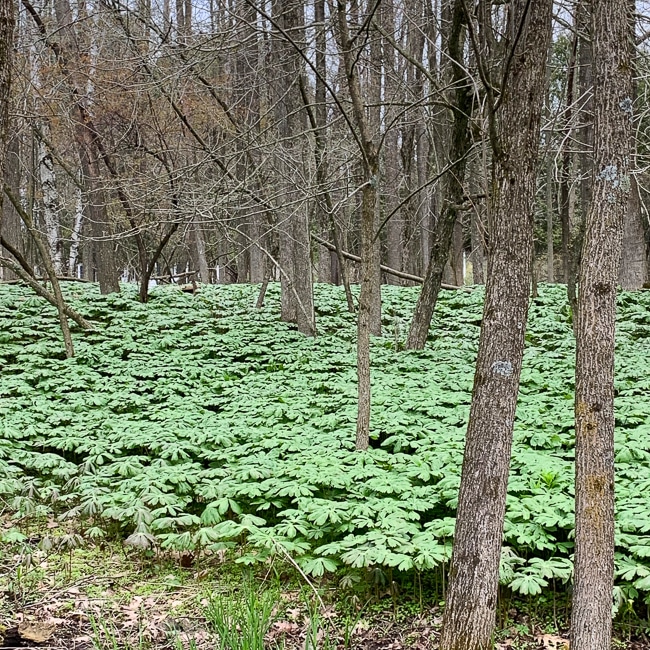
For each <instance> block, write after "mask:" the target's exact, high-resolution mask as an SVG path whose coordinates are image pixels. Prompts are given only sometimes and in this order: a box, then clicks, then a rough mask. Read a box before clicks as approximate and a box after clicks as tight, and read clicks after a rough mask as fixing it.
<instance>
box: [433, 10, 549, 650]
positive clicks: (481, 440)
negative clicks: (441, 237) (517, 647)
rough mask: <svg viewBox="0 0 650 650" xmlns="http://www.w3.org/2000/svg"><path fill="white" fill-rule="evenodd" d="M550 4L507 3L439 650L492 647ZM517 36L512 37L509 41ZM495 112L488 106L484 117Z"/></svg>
mask: <svg viewBox="0 0 650 650" xmlns="http://www.w3.org/2000/svg"><path fill="white" fill-rule="evenodd" d="M552 7H553V2H552V0H537V1H536V2H532V3H528V2H527V1H526V0H515V1H514V2H513V3H512V4H511V10H512V14H511V23H510V25H509V28H508V29H509V33H510V35H511V36H512V38H511V40H510V47H511V48H514V51H513V54H512V58H511V59H510V63H509V72H508V77H507V80H506V82H505V83H502V84H501V92H502V94H501V96H500V98H499V104H498V109H496V110H495V112H494V116H495V124H494V133H493V136H494V137H493V138H492V143H493V146H494V148H495V151H494V165H495V170H494V179H495V180H494V185H493V192H492V197H491V202H492V209H491V223H490V224H489V243H488V278H487V286H486V293H485V305H484V309H483V325H482V327H481V334H480V339H479V350H478V357H477V361H476V374H475V377H474V390H473V394H472V406H471V410H470V417H469V424H468V427H467V436H466V442H465V455H464V459H463V470H462V477H461V485H460V492H459V498H458V511H457V517H456V530H455V535H454V548H453V556H452V562H451V569H450V574H449V586H448V590H447V599H446V608H445V613H444V620H443V628H442V635H441V638H440V649H441V650H461V649H462V650H479V649H480V650H485V649H487V648H489V647H491V636H492V632H493V629H494V622H495V609H496V598H497V588H498V582H499V562H500V556H501V544H502V539H503V520H504V515H505V505H506V493H507V486H508V470H509V464H510V451H511V447H512V431H513V425H514V417H515V410H516V404H517V394H518V391H519V376H520V372H521V363H522V357H523V351H524V334H525V329H526V318H527V314H528V297H529V293H530V282H531V267H532V257H533V255H532V254H533V213H534V198H535V193H536V175H537V174H536V172H537V153H538V148H539V136H540V120H541V114H542V104H543V96H544V85H545V79H546V74H545V67H546V61H547V52H548V47H549V43H550V37H551V15H552ZM520 26H521V31H520V32H519V28H520ZM518 33H519V37H518V38H517V37H516V36H514V35H515V34H518ZM506 69H507V67H506ZM504 74H505V73H504ZM492 109H495V107H494V106H492V107H490V108H489V109H488V110H492Z"/></svg>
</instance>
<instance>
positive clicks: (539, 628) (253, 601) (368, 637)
mask: <svg viewBox="0 0 650 650" xmlns="http://www.w3.org/2000/svg"><path fill="white" fill-rule="evenodd" d="M8 525H9V522H5V528H7V527H8ZM52 526H54V524H52ZM39 537H40V536H39V534H37V533H36V534H34V536H33V538H32V540H31V543H33V544H34V546H33V547H32V548H31V552H32V555H31V561H30V563H28V564H25V563H24V553H25V546H23V547H22V548H21V554H20V556H18V555H16V556H9V555H5V556H4V557H3V560H2V569H3V571H2V574H1V575H2V577H0V638H3V637H4V641H3V643H2V644H0V647H2V648H3V649H4V648H14V647H15V648H26V647H35V648H36V647H38V648H50V649H52V650H54V649H59V648H60V649H64V648H65V649H66V650H91V649H92V650H118V648H120V649H122V648H123V649H124V650H145V649H149V648H152V649H154V648H155V649H160V650H162V649H163V648H169V649H172V650H181V649H183V650H185V649H187V650H208V649H210V650H213V649H215V648H218V647H222V646H220V645H219V624H220V623H222V622H223V621H224V620H225V621H226V622H230V623H231V624H232V627H233V628H234V629H236V630H237V632H238V635H239V636H240V637H241V638H240V639H239V641H240V645H238V646H233V648H232V650H255V649H256V648H257V649H259V650H261V648H262V645H261V644H256V641H258V642H259V641H260V639H262V638H263V643H264V645H263V647H265V648H270V649H276V648H277V649H278V650H279V649H284V650H310V649H313V650H316V648H322V649H323V650H335V649H339V650H346V649H350V650H362V649H363V650H402V649H406V648H409V649H411V650H425V649H429V648H435V647H437V640H438V634H439V628H440V625H441V622H442V613H441V607H440V603H435V602H433V603H432V602H429V599H428V598H427V597H426V595H424V596H423V599H422V602H419V601H418V600H415V599H413V598H412V597H409V595H406V594H403V593H396V594H395V595H394V597H392V596H391V594H389V593H386V590H385V589H384V591H383V592H382V591H381V590H371V591H370V592H366V593H365V594H364V595H363V596H362V597H359V595H358V594H355V593H354V592H351V591H349V590H348V591H339V590H338V589H337V588H336V584H335V583H334V582H333V581H331V580H329V581H328V580H325V581H322V580H321V581H318V582H317V583H314V582H311V581H309V583H307V582H305V580H304V579H303V578H302V577H301V576H300V575H299V574H298V573H297V572H296V571H294V570H293V567H292V566H291V565H285V566H281V565H275V566H274V565H269V566H268V567H267V570H266V571H265V572H260V571H259V570H257V571H256V572H255V573H254V574H253V573H252V572H251V571H250V569H248V568H246V567H242V566H241V565H237V564H234V563H232V562H231V561H228V559H227V558H224V557H221V558H220V557H217V556H211V557H210V556H208V557H204V558H202V559H200V560H198V561H197V560H195V559H194V558H193V556H191V555H187V554H177V553H174V554H165V555H164V556H159V557H150V558H145V557H143V556H142V555H141V554H139V553H137V552H134V551H128V550H127V551H125V549H124V547H123V546H122V545H119V544H107V545H103V546H101V547H100V546H97V547H92V548H77V549H72V550H71V551H69V552H65V553H58V552H53V553H45V552H43V551H41V550H39V549H38V546H37V542H38V540H39ZM18 567H24V568H23V569H22V570H20V571H18V570H17V568H18ZM316 593H318V596H316V595H315V594H316ZM366 598H367V600H365V602H364V599H366ZM249 605H251V606H254V607H255V610H256V612H255V613H253V615H251V612H250V610H249V609H248V606H249ZM220 607H221V608H222V610H221V614H222V615H223V616H222V617H221V618H220V617H219V614H218V610H219V608H220ZM533 609H534V610H535V611H534V613H531V608H530V604H528V605H527V604H526V603H523V602H522V603H519V609H518V608H516V607H515V606H512V607H510V608H509V610H508V611H507V612H504V610H503V607H501V608H500V617H501V621H500V626H499V630H498V632H497V638H496V644H495V647H496V648H498V649H506V648H513V649H514V650H517V649H519V650H528V649H532V648H541V649H543V648H549V649H553V650H561V649H562V648H568V641H567V634H566V630H565V629H563V627H562V625H561V622H562V617H563V615H564V613H560V614H559V616H560V620H559V621H558V620H557V619H556V624H557V623H558V622H559V623H560V625H559V629H558V626H557V625H556V624H554V623H553V620H552V610H551V608H549V607H548V603H544V604H543V605H542V607H541V608H540V607H535V608H533ZM526 611H528V613H526ZM556 614H557V612H556ZM504 615H505V616H506V620H503V616H504ZM260 631H261V632H260ZM619 632H621V634H624V632H622V631H621V630H619ZM615 647H618V648H635V649H640V648H647V647H650V644H648V645H646V644H644V643H642V642H640V641H638V640H637V641H635V642H632V641H629V642H627V641H626V640H624V639H622V638H621V639H620V640H618V641H617V644H616V646H615Z"/></svg>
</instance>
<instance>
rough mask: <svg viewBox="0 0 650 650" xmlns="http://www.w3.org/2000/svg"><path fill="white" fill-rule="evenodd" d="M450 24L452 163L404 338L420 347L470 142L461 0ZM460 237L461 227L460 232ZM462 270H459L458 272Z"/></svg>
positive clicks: (448, 244) (470, 98)
mask: <svg viewBox="0 0 650 650" xmlns="http://www.w3.org/2000/svg"><path fill="white" fill-rule="evenodd" d="M450 19H451V25H450V29H449V37H448V39H447V54H448V56H449V60H450V61H451V62H452V65H453V67H452V80H453V85H454V88H455V97H454V101H453V106H454V121H453V126H452V134H451V141H450V143H449V154H448V157H449V163H450V164H452V165H453V167H452V168H451V169H450V170H449V171H448V172H447V175H446V177H445V180H444V189H443V205H442V209H441V212H440V217H439V218H438V223H437V224H436V229H435V231H434V232H433V245H432V247H431V252H430V255H429V266H428V267H427V272H426V275H425V278H424V283H423V285H422V291H421V293H420V296H419V297H418V301H417V304H416V306H415V312H414V314H413V320H412V322H411V327H410V329H409V334H408V337H407V339H406V349H408V350H422V349H423V348H424V345H425V343H426V340H427V335H428V333H429V327H430V325H431V318H432V317H433V312H434V310H435V307H436V302H437V300H438V294H439V292H440V285H441V283H442V278H443V274H444V271H445V265H446V263H447V260H448V258H449V249H450V247H451V243H452V237H453V234H454V225H455V224H456V221H457V218H458V211H459V207H460V204H461V203H462V202H463V194H464V186H463V183H464V180H465V170H466V168H467V155H468V152H469V149H470V146H471V140H470V132H469V120H470V116H471V113H472V102H473V90H472V85H471V81H470V79H469V78H468V77H467V73H466V71H465V66H464V65H463V49H464V40H465V38H464V32H465V13H464V9H463V2H462V0H456V1H455V2H454V6H453V9H452V13H451V16H450ZM460 236H461V239H462V229H461V233H460ZM461 274H462V273H461Z"/></svg>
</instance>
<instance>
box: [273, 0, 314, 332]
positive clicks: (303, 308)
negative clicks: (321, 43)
mask: <svg viewBox="0 0 650 650" xmlns="http://www.w3.org/2000/svg"><path fill="white" fill-rule="evenodd" d="M274 11H275V12H276V19H275V20H276V25H277V27H278V29H279V30H281V33H279V34H278V35H277V38H276V60H277V70H278V78H277V80H276V86H277V99H276V114H277V118H276V119H277V123H278V132H279V135H280V138H281V143H280V144H279V150H278V154H279V158H278V169H279V170H283V171H282V174H283V177H284V179H286V180H285V181H284V182H286V189H285V201H286V203H285V205H284V206H283V208H284V209H282V210H279V211H278V217H279V219H280V223H279V224H278V232H279V241H280V255H279V257H280V265H281V267H282V270H283V271H284V272H283V273H282V276H281V305H282V320H284V321H286V322H292V323H295V324H296V325H297V327H298V330H299V331H300V332H302V333H303V334H306V335H308V336H314V335H315V334H316V325H315V313H314V294H313V280H312V265H311V241H310V237H309V216H308V213H307V210H306V208H305V207H304V206H303V205H301V204H300V202H299V201H298V200H297V197H296V194H297V193H296V190H295V185H296V183H295V180H294V179H295V175H296V173H297V172H296V168H297V167H298V165H299V163H298V161H299V160H300V161H301V160H302V150H301V144H300V143H298V142H297V140H296V138H297V136H299V135H300V134H301V133H304V131H305V126H306V125H305V120H304V115H303V113H302V112H301V111H300V110H299V109H300V107H301V105H302V104H303V103H304V102H303V100H302V98H301V95H300V79H301V77H302V68H303V61H302V59H301V57H300V55H299V54H298V52H297V51H296V47H295V46H299V45H300V43H302V41H303V40H304V24H303V17H302V16H303V13H302V12H303V9H302V5H301V3H300V0H277V2H276V8H275V9H274ZM287 38H291V39H292V41H293V42H292V43H289V42H287V40H286V39H287ZM294 199H295V200H294Z"/></svg>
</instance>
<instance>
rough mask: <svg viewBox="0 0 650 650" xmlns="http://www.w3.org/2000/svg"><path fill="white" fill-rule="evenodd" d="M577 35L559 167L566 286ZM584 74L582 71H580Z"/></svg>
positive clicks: (569, 70)
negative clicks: (560, 164)
mask: <svg viewBox="0 0 650 650" xmlns="http://www.w3.org/2000/svg"><path fill="white" fill-rule="evenodd" d="M578 40H579V39H578V35H577V34H575V35H574V36H573V43H572V45H571V52H570V55H569V63H568V70H567V81H566V93H565V95H566V100H565V101H566V103H565V106H564V111H563V115H562V122H563V129H564V133H563V136H564V141H563V150H562V166H561V169H560V224H561V226H562V273H563V276H564V282H565V283H566V284H567V286H569V285H570V282H571V277H570V276H571V255H570V245H571V225H572V224H571V174H572V163H573V153H572V151H571V147H572V142H571V133H572V130H573V129H572V125H571V121H572V117H573V110H574V109H573V95H574V93H573V89H574V83H575V82H574V79H575V68H576V52H577V48H578ZM582 74H584V72H583V73H582Z"/></svg>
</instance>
